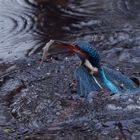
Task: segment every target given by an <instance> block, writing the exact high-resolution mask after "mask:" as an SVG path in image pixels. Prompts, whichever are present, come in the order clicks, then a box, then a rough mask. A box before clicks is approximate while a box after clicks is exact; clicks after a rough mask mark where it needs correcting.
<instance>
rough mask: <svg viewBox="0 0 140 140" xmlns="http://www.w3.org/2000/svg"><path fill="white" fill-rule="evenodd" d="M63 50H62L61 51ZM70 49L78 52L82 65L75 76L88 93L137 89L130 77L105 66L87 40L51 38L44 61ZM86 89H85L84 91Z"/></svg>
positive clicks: (46, 47) (45, 49)
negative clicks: (67, 40)
mask: <svg viewBox="0 0 140 140" xmlns="http://www.w3.org/2000/svg"><path fill="white" fill-rule="evenodd" d="M60 50H61V51H60ZM66 50H69V51H71V52H72V53H74V54H76V55H77V56H78V57H79V58H80V60H81V63H80V67H79V68H78V69H77V70H76V71H75V75H76V76H75V77H76V78H77V79H78V80H79V82H80V87H79V88H80V89H82V91H80V92H85V93H86V94H88V93H89V92H90V91H92V90H97V91H99V90H103V89H107V90H109V91H110V92H111V93H114V94H118V93H120V92H122V89H127V88H128V89H135V88H136V85H135V83H134V82H133V81H132V80H130V79H129V78H128V77H126V76H124V75H123V74H121V73H120V72H117V71H115V70H112V69H109V68H104V67H103V66H102V65H101V63H100V61H101V60H100V55H99V52H98V51H97V49H96V48H95V47H94V46H93V45H92V44H91V43H89V42H87V41H76V42H72V43H69V42H64V41H58V40H50V41H49V42H48V43H47V44H46V45H45V47H44V51H43V56H42V61H41V64H42V62H43V61H44V59H45V58H46V57H48V56H49V55H53V54H57V53H60V52H62V51H66ZM83 90H84V91H83Z"/></svg>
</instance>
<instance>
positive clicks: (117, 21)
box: [0, 0, 140, 62]
mask: <svg viewBox="0 0 140 140" xmlns="http://www.w3.org/2000/svg"><path fill="white" fill-rule="evenodd" d="M0 7H1V8H0V32H1V34H0V60H1V62H2V61H3V60H5V61H9V60H10V61H13V60H15V59H19V58H22V57H23V56H25V55H28V54H31V53H33V52H34V51H35V50H36V49H38V48H40V47H41V46H42V45H43V44H44V43H45V42H46V41H48V40H49V39H60V40H69V41H70V40H75V39H78V38H82V39H87V38H88V39H89V40H90V41H92V39H93V40H94V41H95V44H97V47H98V46H101V47H102V48H104V49H105V48H106V47H107V46H109V45H111V47H112V44H117V43H119V42H120V41H121V42H123V43H126V42H128V43H127V45H130V44H131V45H133V46H137V45H139V44H140V37H139V29H140V25H139V22H140V18H139V17H140V14H139V13H140V6H139V2H138V1H132V0H118V1H115V0H105V1H103V0H94V1H87V0H80V1H73V0H58V1H55V0H52V1H50V0H22V1H21V0H11V1H10V2H9V1H8V0H5V1H0ZM116 36H117V37H116ZM101 42H102V43H101Z"/></svg>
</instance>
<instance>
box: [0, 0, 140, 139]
mask: <svg viewBox="0 0 140 140" xmlns="http://www.w3.org/2000/svg"><path fill="white" fill-rule="evenodd" d="M49 39H59V40H66V41H74V40H76V39H83V40H89V41H91V42H93V41H94V44H95V46H96V47H97V48H98V49H99V50H100V52H101V55H102V63H103V64H105V65H109V66H110V67H113V68H115V69H120V70H121V71H122V72H123V73H125V74H126V75H128V76H130V77H133V78H136V79H137V80H138V79H140V2H139V1H138V0H77V1H74V0H69V1H68V0H58V1H55V0H51V1H49V0H0V63H1V67H0V72H4V71H5V69H7V68H8V67H9V65H10V64H9V62H12V63H14V64H15V60H20V59H22V58H25V57H26V58H27V59H25V61H24V63H23V65H22V64H20V65H19V66H18V68H17V70H16V71H15V72H14V73H11V74H10V75H8V76H5V77H4V78H0V108H1V109H0V139H2V140H5V139H6V140H11V139H13V140H15V139H25V140H31V139H33V140H40V139H41V140H44V139H45V140H48V139H55V140H63V139H64V140H66V139H68V140H75V139H76V140H82V139H83V140H84V139H89V140H90V139H94V138H95V139H99V140H100V139H101V140H102V139H103V140H113V139H122V140H126V139H128V140H129V139H134V140H138V139H139V138H140V119H139V118H140V113H139V112H140V95H139V94H135V95H132V96H129V97H128V96H127V95H126V96H123V97H114V98H110V97H107V96H105V97H101V98H100V97H96V96H95V98H94V99H93V100H91V101H87V100H86V101H85V99H81V100H80V101H75V100H72V99H71V98H72V97H71V96H72V94H71V93H73V92H75V91H74V90H73V89H71V85H73V80H74V78H73V71H74V69H75V67H77V66H78V63H79V61H78V59H77V58H76V57H75V56H71V57H65V59H63V60H61V61H60V60H59V59H57V60H56V59H52V60H51V62H48V63H45V64H44V65H43V67H42V69H41V70H37V67H38V60H39V59H40V58H41V55H40V53H37V52H40V50H41V48H42V47H43V45H44V44H45V43H46V42H47V41H48V40H49ZM32 54H34V55H32ZM2 63H8V64H7V65H2ZM14 68H15V67H12V69H14ZM74 95H75V94H74ZM99 101H100V102H99Z"/></svg>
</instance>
